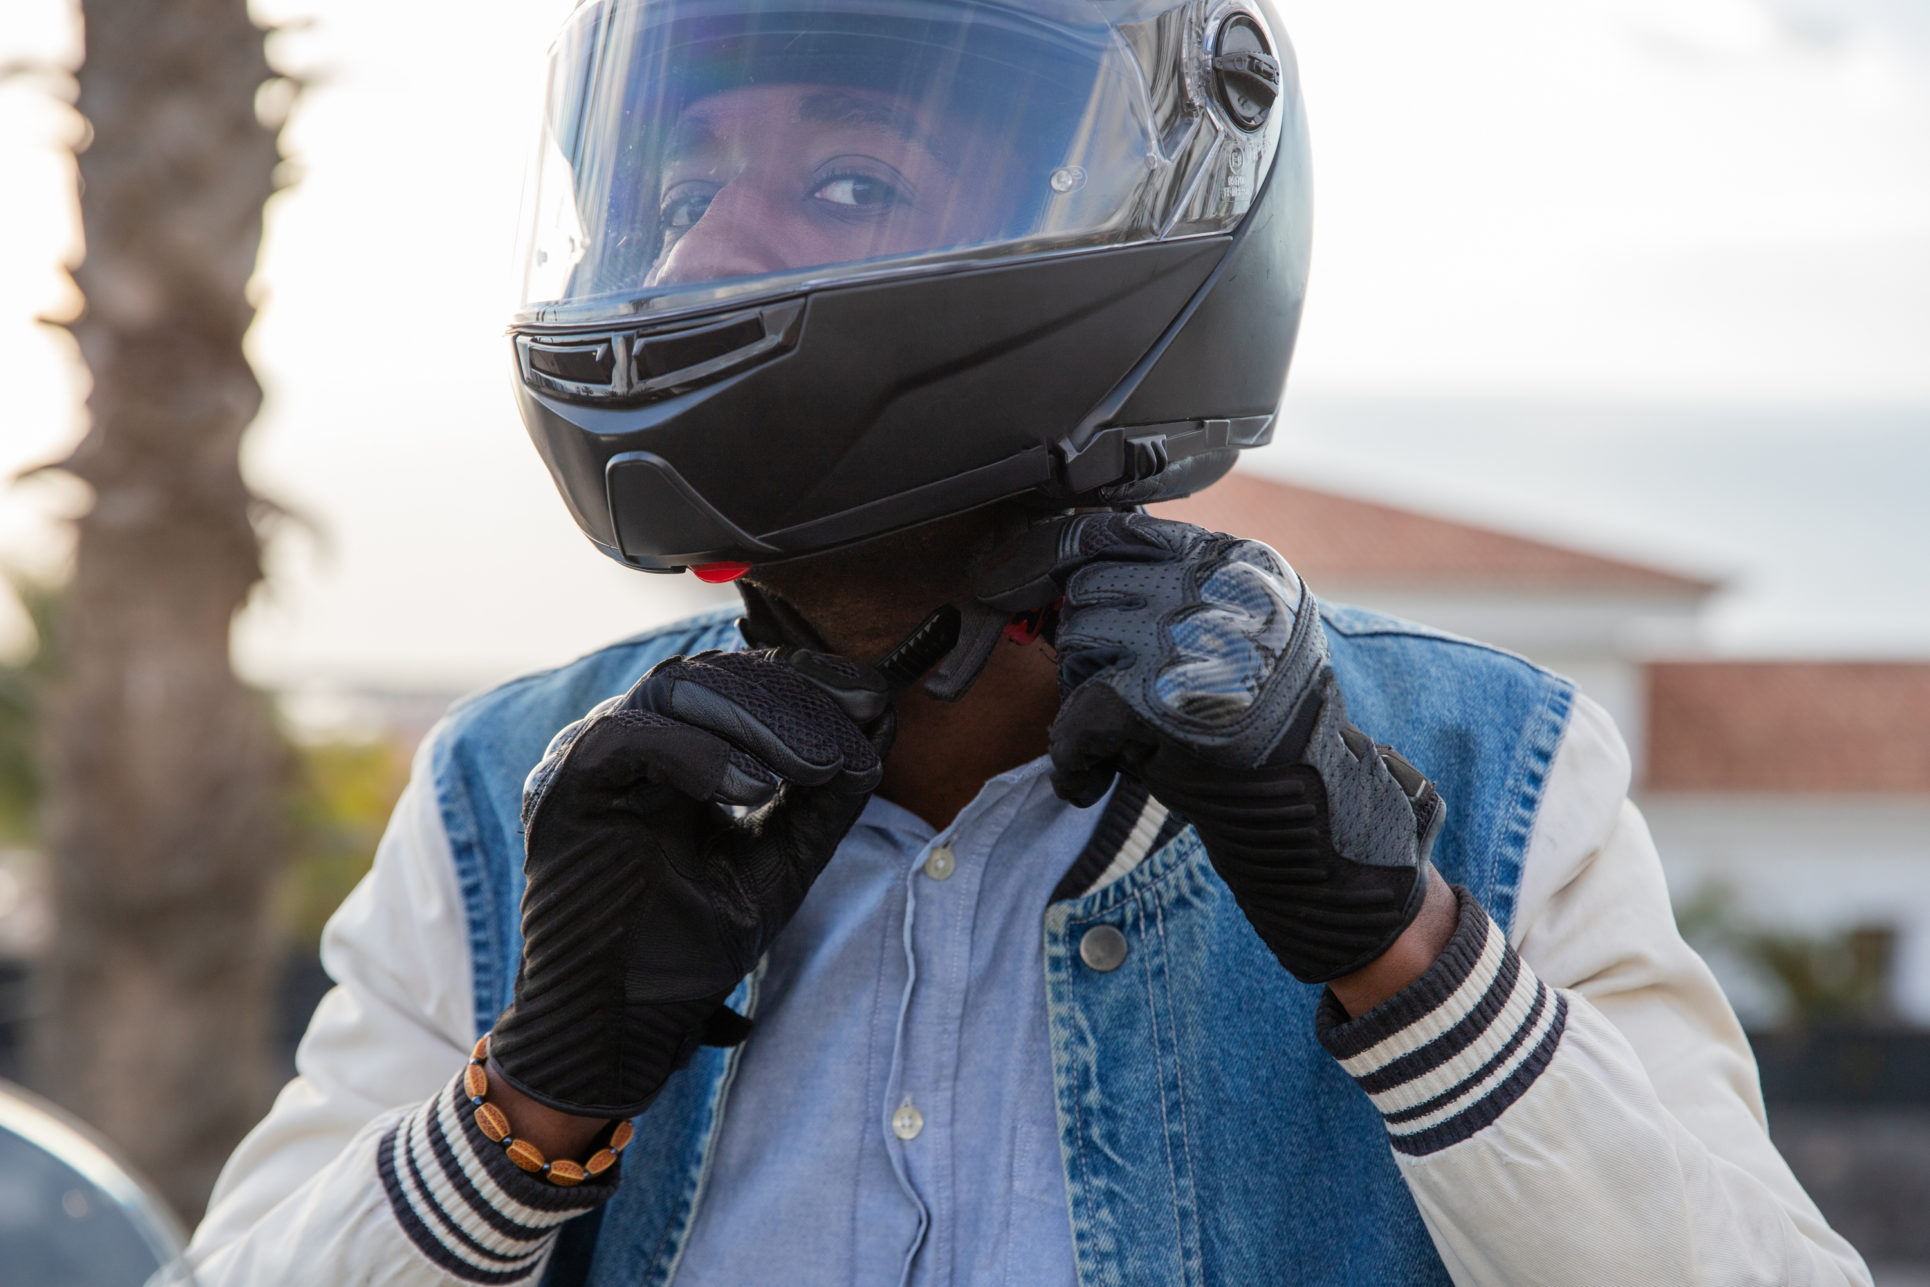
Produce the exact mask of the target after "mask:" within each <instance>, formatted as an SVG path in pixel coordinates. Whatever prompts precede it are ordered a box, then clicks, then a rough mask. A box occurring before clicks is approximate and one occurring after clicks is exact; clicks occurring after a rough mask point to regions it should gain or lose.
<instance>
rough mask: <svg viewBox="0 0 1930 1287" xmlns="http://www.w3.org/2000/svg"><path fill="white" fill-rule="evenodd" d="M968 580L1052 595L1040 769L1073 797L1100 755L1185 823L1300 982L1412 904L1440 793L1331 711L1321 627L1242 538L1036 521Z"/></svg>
mask: <svg viewBox="0 0 1930 1287" xmlns="http://www.w3.org/2000/svg"><path fill="white" fill-rule="evenodd" d="M978 593H979V597H980V598H981V599H982V600H984V601H986V602H988V603H990V604H992V605H993V606H994V607H997V608H999V609H1001V610H1005V611H1012V612H1023V611H1038V610H1040V609H1041V608H1044V607H1046V606H1047V605H1049V604H1051V603H1052V602H1053V601H1054V600H1055V599H1056V598H1058V596H1060V595H1061V594H1063V596H1064V600H1063V602H1062V603H1061V604H1060V605H1059V607H1058V624H1057V628H1056V635H1055V636H1054V642H1055V644H1056V646H1057V648H1058V651H1059V676H1060V684H1061V691H1062V701H1061V704H1060V708H1059V716H1058V719H1057V720H1056V721H1055V722H1054V723H1053V726H1052V764H1053V786H1054V788H1055V789H1056V790H1057V791H1058V792H1059V794H1060V795H1061V796H1063V797H1065V798H1066V799H1067V800H1070V801H1072V802H1073V803H1075V804H1081V805H1084V804H1090V803H1092V802H1094V801H1096V800H1097V799H1099V797H1100V796H1102V795H1103V794H1104V793H1105V791H1106V788H1107V787H1108V786H1110V785H1111V783H1112V780H1113V775H1114V773H1115V772H1124V773H1127V774H1130V775H1131V776H1133V777H1136V778H1138V779H1139V780H1140V781H1142V782H1144V783H1145V784H1146V787H1147V789H1148V790H1150V791H1151V792H1152V793H1153V795H1154V796H1155V797H1157V798H1158V799H1159V801H1160V803H1162V804H1164V805H1165V806H1166V807H1167V808H1169V809H1171V810H1173V811H1174V812H1175V813H1178V814H1179V815H1181V816H1182V817H1184V818H1185V819H1186V820H1187V821H1189V822H1191V823H1192V824H1193V826H1194V827H1195V828H1196V829H1197V830H1198V832H1199V834H1200V839H1201V840H1202V841H1204V842H1205V845H1206V852H1207V855H1208V857H1210V858H1211V859H1212V861H1213V866H1214V869H1215V870H1217V871H1218V872H1219V873H1220V877H1221V879H1223V880H1224V881H1225V882H1226V883H1227V885H1228V887H1229V888H1231V889H1232V891H1233V894H1234V896H1235V897H1236V898H1237V899H1238V900H1239V903H1240V908H1241V910H1242V911H1244V912H1245V913H1246V917H1247V920H1248V921H1250V922H1251V923H1252V925H1253V928H1254V930H1255V931H1256V932H1257V933H1258V934H1259V936H1260V938H1261V941H1263V942H1264V943H1265V944H1266V945H1267V946H1268V947H1269V948H1270V949H1272V951H1273V954H1274V955H1275V956H1276V957H1278V958H1279V960H1280V964H1282V965H1284V966H1285V967H1286V968H1287V969H1288V970H1290V971H1292V972H1293V974H1294V975H1295V977H1297V978H1299V979H1301V980H1302V981H1303V982H1308V983H1320V982H1325V981H1327V980H1329V979H1334V978H1339V977H1340V976H1342V975H1344V974H1349V973H1352V972H1353V971H1354V970H1357V969H1360V968H1361V967H1362V966H1364V965H1366V964H1368V963H1369V962H1370V961H1372V960H1374V958H1376V957H1377V956H1379V955H1380V954H1381V953H1382V952H1385V951H1386V950H1387V949H1388V947H1390V946H1391V945H1392V944H1393V942H1394V940H1395V939H1397V938H1399V937H1400V934H1401V931H1402V930H1404V929H1406V928H1407V927H1408V925H1410V924H1412V923H1413V920H1414V918H1415V917H1416V916H1417V915H1419V914H1420V910H1421V904H1422V902H1423V901H1424V900H1425V897H1426V893H1427V871H1428V865H1427V859H1428V854H1429V851H1430V850H1431V849H1432V847H1433V844H1434V837H1435V836H1436V834H1437V833H1438V832H1439V830H1440V826H1441V821H1442V818H1443V817H1444V816H1445V808H1444V806H1443V804H1442V802H1441V798H1440V796H1439V794H1437V793H1436V791H1435V790H1434V787H1433V784H1431V783H1430V782H1428V780H1427V779H1426V778H1424V777H1423V776H1421V774H1420V773H1419V772H1418V771H1416V770H1415V769H1414V768H1413V767H1412V766H1411V765H1409V764H1408V763H1407V762H1406V761H1405V760H1403V759H1401V758H1400V756H1398V755H1396V754H1395V753H1394V752H1393V750H1392V749H1391V748H1388V747H1384V746H1375V745H1374V744H1373V743H1372V742H1370V741H1369V740H1368V739H1367V738H1366V737H1365V736H1364V735H1363V734H1362V733H1361V732H1360V731H1359V730H1358V729H1356V728H1354V727H1353V725H1351V724H1349V723H1348V722H1347V708H1346V704H1345V703H1344V702H1343V701H1342V700H1341V695H1340V687H1339V685H1338V684H1337V683H1336V682H1335V679H1334V674H1333V669H1332V667H1331V666H1330V665H1329V664H1328V660H1327V658H1328V653H1327V637H1326V632H1325V631H1324V630H1322V629H1321V625H1320V617H1319V613H1318V610H1317V608H1316V605H1315V603H1314V600H1313V596H1312V595H1310V594H1309V593H1308V592H1307V590H1306V588H1305V586H1303V585H1302V584H1301V582H1300V579H1299V577H1297V576H1296V575H1294V572H1293V569H1292V568H1289V567H1288V566H1287V565H1286V563H1285V562H1284V561H1283V560H1282V559H1281V558H1280V556H1279V555H1277V554H1275V553H1274V552H1273V551H1272V550H1270V549H1268V548H1267V547H1266V546H1264V545H1262V544H1260V543H1259V542H1258V541H1246V540H1240V539H1237V538H1235V537H1230V536H1222V535H1219V534H1217V533H1213V532H1207V531H1204V530H1202V529H1200V528H1197V527H1193V526H1191V525H1189V524H1185V523H1176V522H1172V521H1169V520H1166V519H1157V518H1151V517H1148V516H1146V515H1143V514H1118V513H1106V514H1082V515H1077V516H1074V517H1071V518H1062V519H1055V520H1052V521H1050V522H1047V523H1045V524H1042V525H1040V526H1039V527H1037V528H1035V529H1033V531H1031V532H1029V533H1027V534H1026V535H1025V536H1023V537H1021V538H1020V539H1019V540H1018V541H1017V542H1015V543H1014V544H1013V545H1011V546H1008V547H1007V548H1006V549H1004V550H1003V551H1001V552H1000V553H999V554H997V555H995V556H994V558H993V559H991V560H989V561H988V564H987V566H986V568H985V569H984V571H983V572H982V574H981V579H980V583H979V586H978Z"/></svg>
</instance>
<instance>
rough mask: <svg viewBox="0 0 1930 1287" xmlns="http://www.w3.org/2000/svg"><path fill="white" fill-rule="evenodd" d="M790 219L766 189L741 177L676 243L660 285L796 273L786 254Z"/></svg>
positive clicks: (666, 259)
mask: <svg viewBox="0 0 1930 1287" xmlns="http://www.w3.org/2000/svg"><path fill="white" fill-rule="evenodd" d="M787 213H789V212H787V211H786V210H785V209H784V207H783V206H782V205H781V204H780V203H779V202H778V201H777V200H775V199H774V198H773V196H772V194H771V193H770V191H769V190H768V189H767V188H765V187H763V186H762V185H760V184H758V183H756V182H755V181H754V180H753V179H752V178H750V177H749V176H744V175H739V176H738V177H736V178H734V179H732V180H731V181H730V182H728V183H726V184H725V185H724V186H723V187H722V188H719V189H718V190H717V195H716V196H714V197H712V198H711V201H710V205H709V206H707V207H706V208H705V210H704V213H703V216H702V217H701V218H699V219H698V220H697V222H696V223H694V224H692V225H691V226H690V227H689V228H688V229H687V230H686V231H685V232H684V234H683V236H681V237H679V238H677V244H676V245H674V246H672V247H671V248H670V253H669V254H668V255H666V256H665V257H664V260H663V266H662V268H661V269H660V270H659V271H658V273H657V284H658V285H663V286H669V285H690V284H694V283H698V282H710V281H721V280H723V279H724V278H727V277H751V276H755V275H757V274H759V273H773V272H777V271H779V270H781V269H784V268H791V267H795V266H796V265H794V264H793V263H792V262H791V260H792V258H793V256H788V255H786V254H785V253H784V246H785V242H786V237H785V228H784V220H785V218H786V216H787ZM792 217H795V216H794V215H793V216H792Z"/></svg>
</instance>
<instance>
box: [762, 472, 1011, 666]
mask: <svg viewBox="0 0 1930 1287" xmlns="http://www.w3.org/2000/svg"><path fill="white" fill-rule="evenodd" d="M1030 513H1031V511H1030V510H1029V509H1028V508H1026V507H1024V506H1021V505H1018V504H1017V503H1015V502H1004V503H1001V504H997V505H989V506H986V507H985V508H983V509H975V510H972V511H970V512H969V513H965V514H956V515H953V516H952V517H950V518H942V519H938V520H936V521H935V522H931V523H925V524H922V525H920V526H918V527H912V528H906V529H905V530H904V531H901V532H891V533H888V534H886V535H884V536H879V537H874V538H872V539H871V540H869V541H865V542H863V543H862V544H859V545H852V546H847V547H845V548H844V549H839V550H831V551H828V552H826V553H823V554H810V555H806V556H804V557H802V558H796V559H786V560H784V561H783V562H781V563H766V564H761V565H759V566H757V567H755V568H753V569H751V571H750V572H748V573H747V574H746V575H745V577H744V579H745V580H746V581H748V582H750V583H751V585H753V586H755V587H756V588H757V589H759V590H761V591H763V592H765V593H766V594H772V595H775V596H777V597H778V598H780V599H782V600H784V601H785V602H786V603H789V604H790V605H791V606H792V607H793V608H795V609H797V611H798V612H799V613H800V614H802V615H803V617H804V619H805V620H806V621H808V622H810V623H811V625H812V627H813V628H814V629H816V630H817V632H818V633H819V634H820V635H821V636H823V638H824V639H825V641H826V642H827V643H829V644H830V645H831V646H832V647H833V648H835V649H837V650H838V651H839V652H841V653H844V654H846V655H847V656H851V657H854V658H859V659H862V660H865V661H869V660H872V659H873V658H875V657H879V656H882V655H883V654H884V653H886V652H888V651H889V650H890V649H891V648H893V647H894V646H896V645H897V644H898V642H899V641H900V640H902V639H903V638H904V637H905V636H906V635H908V634H910V633H911V632H912V630H914V629H915V628H916V627H917V626H918V624H919V623H920V622H922V621H923V620H924V619H925V617H926V616H927V615H929V614H930V613H931V611H932V609H934V608H936V607H938V606H939V605H940V604H945V603H960V602H963V601H964V599H965V598H966V597H967V596H969V595H970V593H971V588H972V578H973V573H974V571H975V570H976V568H977V566H978V561H979V559H980V558H981V557H982V556H983V555H984V554H985V553H986V552H987V551H988V550H990V549H991V548H993V547H994V546H995V545H997V544H998V543H999V542H1000V541H1001V540H1004V539H1008V538H1009V537H1010V536H1011V534H1012V533H1013V532H1015V531H1017V530H1018V528H1019V527H1020V526H1022V525H1023V523H1024V522H1025V520H1026V518H1027V517H1028V516H1029V515H1030Z"/></svg>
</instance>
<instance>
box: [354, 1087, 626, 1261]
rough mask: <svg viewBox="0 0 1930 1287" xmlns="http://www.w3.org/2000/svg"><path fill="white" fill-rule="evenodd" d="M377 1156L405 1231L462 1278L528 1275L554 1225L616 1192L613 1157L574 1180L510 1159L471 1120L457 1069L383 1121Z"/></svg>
mask: <svg viewBox="0 0 1930 1287" xmlns="http://www.w3.org/2000/svg"><path fill="white" fill-rule="evenodd" d="M376 1165H377V1169H378V1170H379V1171H380V1172H381V1175H382V1190H383V1192H384V1193H386V1194H387V1195H388V1199H389V1209H390V1210H391V1211H393V1212H394V1213H395V1218H396V1222H397V1223H398V1224H400V1225H401V1226H402V1230H403V1232H404V1233H406V1234H408V1235H409V1241H411V1242H413V1243H414V1244H415V1245H416V1248H417V1250H419V1251H421V1252H422V1254H423V1255H424V1256H427V1257H428V1258H429V1260H430V1262H431V1263H433V1264H434V1265H435V1266H436V1267H437V1268H439V1269H441V1270H442V1271H443V1272H444V1273H447V1274H449V1275H451V1276H453V1277H455V1278H457V1279H459V1280H460V1281H462V1282H466V1283H497V1284H507V1283H524V1282H529V1281H532V1280H533V1279H534V1278H535V1276H536V1274H537V1272H538V1271H539V1270H540V1269H541V1268H542V1267H543V1258H544V1255H545V1253H547V1252H548V1251H549V1247H550V1243H551V1242H553V1241H554V1240H555V1237H556V1230H557V1226H559V1225H561V1224H562V1223H563V1222H564V1221H565V1220H568V1219H570V1218H571V1217H572V1216H578V1215H582V1214H583V1213H584V1212H585V1211H589V1210H591V1209H592V1208H595V1207H598V1206H601V1205H602V1204H603V1203H604V1201H606V1200H607V1199H608V1198H609V1197H610V1195H611V1194H612V1193H614V1192H616V1175H617V1171H616V1168H614V1167H613V1168H611V1169H610V1170H609V1171H607V1172H605V1173H604V1174H603V1175H602V1176H600V1177H598V1178H597V1179H595V1180H589V1181H586V1182H584V1183H582V1184H579V1185H576V1186H575V1187H574V1188H564V1187H563V1186H561V1185H556V1184H551V1183H550V1182H549V1181H547V1180H545V1179H542V1178H541V1177H539V1176H535V1175H531V1174H529V1173H528V1172H526V1171H523V1170H522V1169H520V1168H519V1167H517V1165H516V1164H515V1163H514V1162H512V1161H510V1160H509V1158H508V1156H507V1155H505V1154H504V1152H503V1150H502V1148H501V1146H500V1145H497V1144H494V1143H492V1142H491V1141H490V1140H489V1137H488V1136H486V1135H484V1134H483V1133H482V1129H481V1128H480V1127H478V1126H477V1125H476V1118H475V1113H474V1112H473V1111H472V1110H471V1107H470V1104H469V1097H468V1095H466V1094H465V1093H464V1091H463V1088H462V1077H461V1075H460V1074H459V1075H457V1076H456V1078H455V1079H454V1080H452V1081H451V1082H450V1083H449V1085H448V1086H447V1087H446V1088H444V1089H443V1091H442V1092H441V1093H440V1094H438V1095H437V1096H436V1097H435V1098H434V1099H431V1100H429V1101H428V1102H427V1103H425V1104H423V1105H422V1106H421V1107H420V1108H418V1109H416V1110H415V1111H414V1112H413V1113H410V1114H409V1115H408V1116H407V1117H405V1118H403V1119H402V1120H401V1121H399V1122H397V1123H396V1124H395V1126H393V1127H392V1128H390V1130H389V1133H388V1134H387V1135H385V1136H383V1137H382V1143H381V1146H380V1147H379V1148H378V1149H377V1150H376Z"/></svg>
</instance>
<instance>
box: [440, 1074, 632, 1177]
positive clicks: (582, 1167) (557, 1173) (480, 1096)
mask: <svg viewBox="0 0 1930 1287" xmlns="http://www.w3.org/2000/svg"><path fill="white" fill-rule="evenodd" d="M488 1057H489V1038H488V1037H482V1038H479V1039H478V1040H477V1042H476V1048H475V1050H473V1051H471V1052H470V1055H469V1067H468V1068H467V1069H466V1070H464V1072H463V1074H462V1088H463V1089H464V1090H465V1091H467V1092H468V1093H469V1104H470V1106H471V1107H472V1108H474V1109H475V1110H476V1125H477V1126H479V1127H481V1128H482V1133H483V1134H484V1135H487V1136H488V1137H489V1138H490V1139H491V1140H494V1141H495V1142H496V1143H498V1144H500V1145H502V1146H503V1152H504V1153H506V1154H508V1156H509V1160H510V1161H512V1162H514V1163H515V1164H516V1165H517V1166H519V1167H521V1168H522V1169H523V1170H525V1171H528V1172H529V1173H530V1174H532V1175H540V1176H542V1177H543V1178H544V1179H546V1180H548V1181H549V1182H550V1183H551V1184H560V1185H563V1186H565V1187H568V1186H570V1185H573V1184H581V1183H583V1181H585V1180H587V1179H589V1178H591V1177H592V1176H597V1175H601V1174H603V1173H604V1172H605V1171H607V1170H609V1169H610V1168H611V1167H612V1166H615V1165H616V1160H617V1154H619V1153H621V1152H623V1150H624V1149H625V1148H626V1147H628V1146H629V1143H630V1137H631V1136H632V1135H634V1134H636V1128H635V1127H633V1126H631V1125H630V1123H628V1122H618V1123H617V1128H616V1129H615V1130H614V1131H612V1132H611V1133H610V1142H609V1143H608V1144H606V1145H604V1146H603V1147H602V1148H600V1149H598V1150H597V1151H596V1152H595V1153H593V1154H591V1155H590V1160H589V1161H587V1162H572V1161H570V1160H568V1159H567V1158H558V1159H557V1160H556V1161H554V1162H552V1161H550V1160H548V1159H547V1158H545V1157H544V1156H543V1151H542V1150H541V1149H539V1148H537V1147H536V1146H535V1145H534V1144H532V1143H530V1142H529V1141H528V1140H519V1139H517V1138H516V1137H515V1136H514V1135H511V1134H510V1133H509V1118H508V1117H507V1116H506V1115H505V1114H504V1113H503V1110H502V1109H500V1108H498V1107H496V1106H495V1105H494V1104H491V1103H489V1102H488V1095H489V1072H488V1070H487V1069H486V1068H485V1067H484V1066H483V1060H485V1059H487V1058H488Z"/></svg>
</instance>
